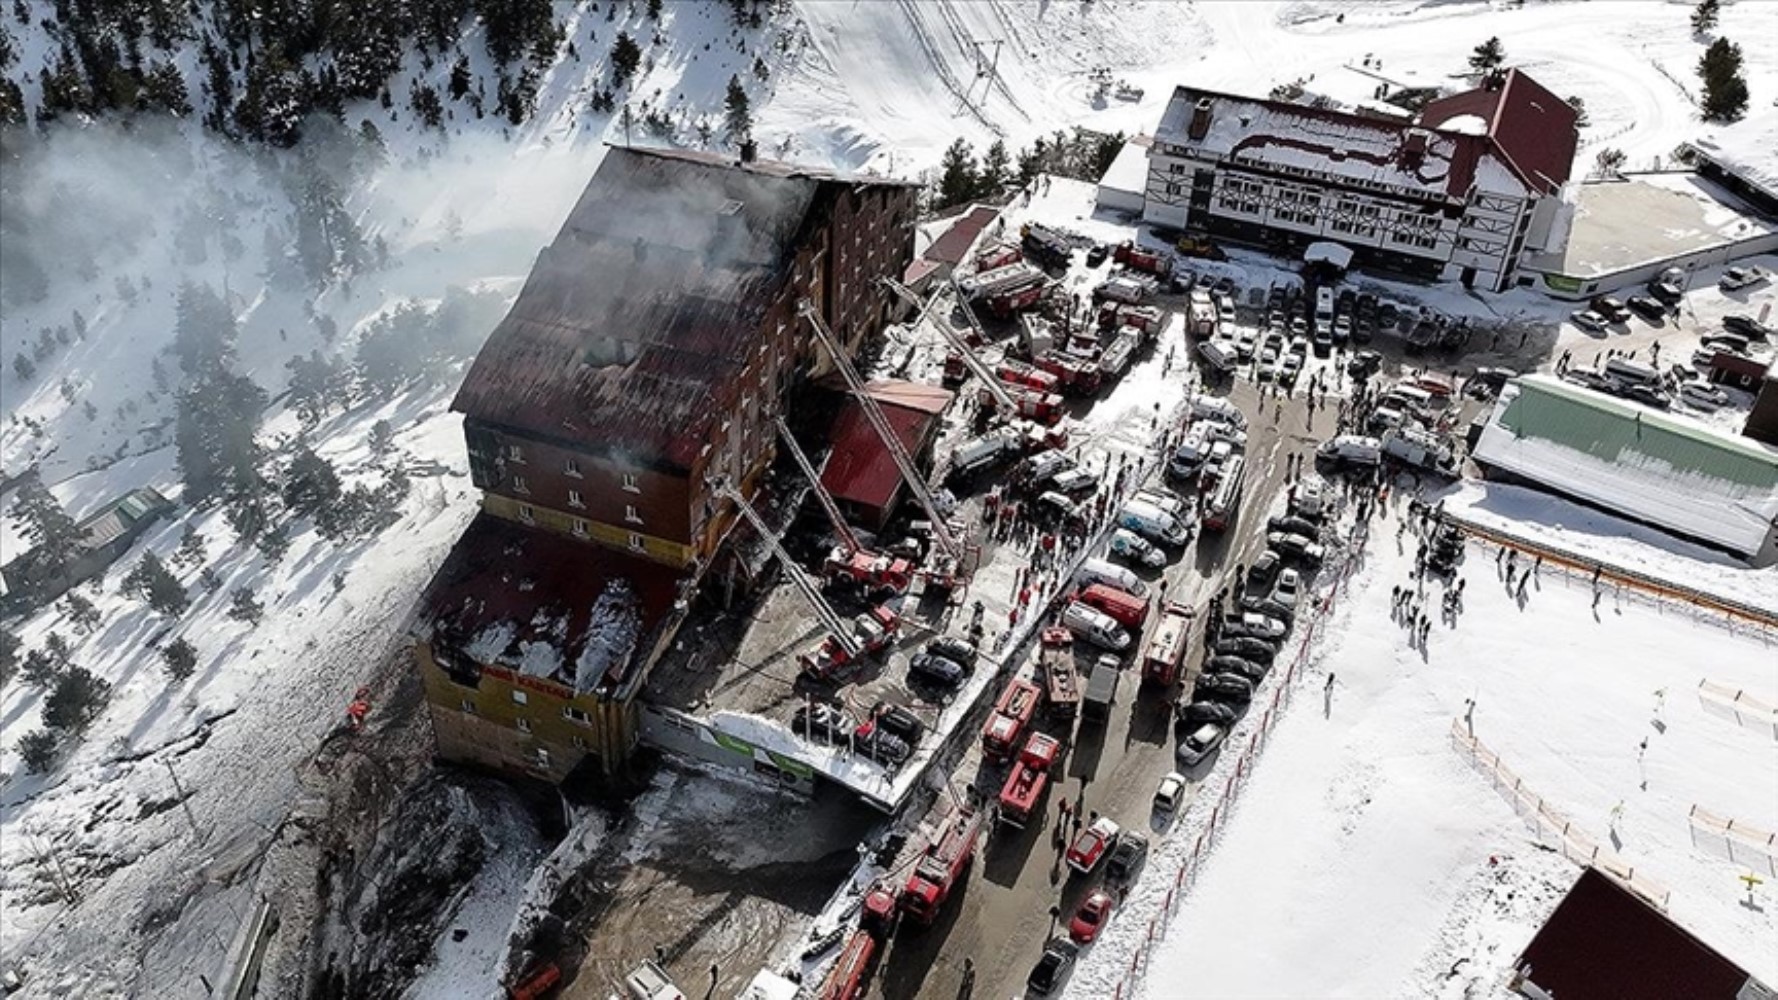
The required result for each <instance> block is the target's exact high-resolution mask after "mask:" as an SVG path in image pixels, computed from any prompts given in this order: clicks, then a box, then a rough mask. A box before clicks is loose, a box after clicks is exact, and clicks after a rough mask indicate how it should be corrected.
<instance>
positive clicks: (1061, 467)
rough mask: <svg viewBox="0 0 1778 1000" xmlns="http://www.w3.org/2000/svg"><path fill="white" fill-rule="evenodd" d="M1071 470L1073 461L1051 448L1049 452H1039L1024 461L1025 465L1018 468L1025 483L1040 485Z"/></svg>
mask: <svg viewBox="0 0 1778 1000" xmlns="http://www.w3.org/2000/svg"><path fill="white" fill-rule="evenodd" d="M1072 468H1074V459H1072V458H1069V457H1068V456H1067V455H1065V454H1063V453H1062V452H1059V451H1056V450H1055V449H1053V448H1052V449H1050V450H1049V451H1040V452H1038V453H1037V454H1035V455H1032V456H1031V457H1030V458H1027V459H1025V464H1024V465H1023V466H1022V467H1020V469H1019V472H1020V473H1021V474H1022V475H1023V476H1024V478H1025V481H1026V482H1030V483H1041V482H1044V481H1046V480H1049V479H1053V478H1055V477H1056V476H1057V475H1059V474H1061V473H1063V472H1066V471H1067V470H1069V469H1072Z"/></svg>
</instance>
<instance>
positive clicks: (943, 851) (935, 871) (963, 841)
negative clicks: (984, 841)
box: [899, 806, 982, 926]
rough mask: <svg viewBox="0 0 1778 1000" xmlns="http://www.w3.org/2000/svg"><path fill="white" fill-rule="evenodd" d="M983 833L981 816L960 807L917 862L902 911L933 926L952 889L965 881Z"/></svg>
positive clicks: (901, 901) (966, 807)
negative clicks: (965, 875) (964, 878)
mask: <svg viewBox="0 0 1778 1000" xmlns="http://www.w3.org/2000/svg"><path fill="white" fill-rule="evenodd" d="M981 833H982V816H981V813H979V812H977V811H975V810H974V809H971V808H969V807H968V806H959V807H958V808H957V809H956V810H955V811H953V812H952V813H951V814H950V815H949V816H948V817H946V818H945V821H944V825H943V826H941V827H940V828H939V831H938V834H937V835H936V836H934V837H933V838H932V840H931V842H930V843H928V844H927V845H926V850H925V851H923V852H921V854H920V859H919V861H917V862H915V864H914V873H913V874H912V875H910V876H908V884H907V886H906V887H905V888H903V889H902V890H901V899H900V900H899V904H900V908H901V912H902V913H904V914H906V915H907V916H909V917H911V918H912V919H914V920H916V921H918V922H919V923H921V924H923V925H926V926H931V924H932V921H933V919H934V918H936V917H937V916H938V911H939V908H940V907H942V906H944V905H945V900H946V899H949V898H950V895H951V890H952V889H953V888H954V887H955V886H956V885H957V884H958V883H959V882H961V881H962V880H963V873H964V872H965V871H966V870H967V869H968V868H969V861H970V859H971V858H973V857H974V856H975V842H976V840H977V839H978V838H980V836H981Z"/></svg>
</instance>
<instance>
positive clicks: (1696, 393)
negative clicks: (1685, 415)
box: [1679, 382, 1729, 412]
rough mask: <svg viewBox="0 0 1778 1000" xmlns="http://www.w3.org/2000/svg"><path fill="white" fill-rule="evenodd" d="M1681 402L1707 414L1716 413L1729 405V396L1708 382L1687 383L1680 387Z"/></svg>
mask: <svg viewBox="0 0 1778 1000" xmlns="http://www.w3.org/2000/svg"><path fill="white" fill-rule="evenodd" d="M1679 398H1680V401H1681V402H1683V403H1685V405H1687V406H1690V407H1693V408H1695V409H1699V410H1704V411H1705V412H1714V411H1716V410H1720V409H1722V408H1723V407H1725V406H1727V405H1729V394H1728V393H1726V392H1723V391H1722V390H1721V389H1718V388H1717V387H1716V386H1713V385H1710V384H1709V383H1707V382H1687V383H1686V384H1684V385H1682V386H1680V387H1679Z"/></svg>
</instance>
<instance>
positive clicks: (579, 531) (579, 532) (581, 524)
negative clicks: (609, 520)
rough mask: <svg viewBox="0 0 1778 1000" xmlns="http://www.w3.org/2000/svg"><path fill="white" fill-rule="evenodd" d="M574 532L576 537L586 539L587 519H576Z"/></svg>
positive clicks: (573, 527)
mask: <svg viewBox="0 0 1778 1000" xmlns="http://www.w3.org/2000/svg"><path fill="white" fill-rule="evenodd" d="M572 530H573V532H574V534H575V536H576V537H579V538H585V537H586V536H587V523H586V518H584V517H577V518H575V519H574V524H573V526H572Z"/></svg>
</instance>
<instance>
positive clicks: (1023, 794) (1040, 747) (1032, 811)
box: [1000, 733, 1062, 826]
mask: <svg viewBox="0 0 1778 1000" xmlns="http://www.w3.org/2000/svg"><path fill="white" fill-rule="evenodd" d="M1061 754H1062V744H1060V743H1058V742H1056V740H1055V739H1054V738H1053V737H1050V736H1045V735H1044V734H1042V733H1032V734H1031V739H1029V740H1028V741H1026V743H1025V749H1023V750H1021V751H1019V759H1018V760H1017V761H1015V762H1014V763H1013V766H1012V773H1011V774H1009V775H1007V776H1006V784H1005V785H1003V786H1001V789H1000V821H1001V822H1002V823H1010V824H1012V825H1013V826H1024V825H1025V824H1026V823H1028V822H1030V820H1031V817H1032V816H1034V815H1036V812H1037V808H1038V806H1037V801H1038V800H1039V799H1041V798H1043V790H1044V788H1046V787H1048V785H1049V778H1050V768H1051V767H1053V766H1055V763H1056V758H1057V757H1060V756H1061Z"/></svg>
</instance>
